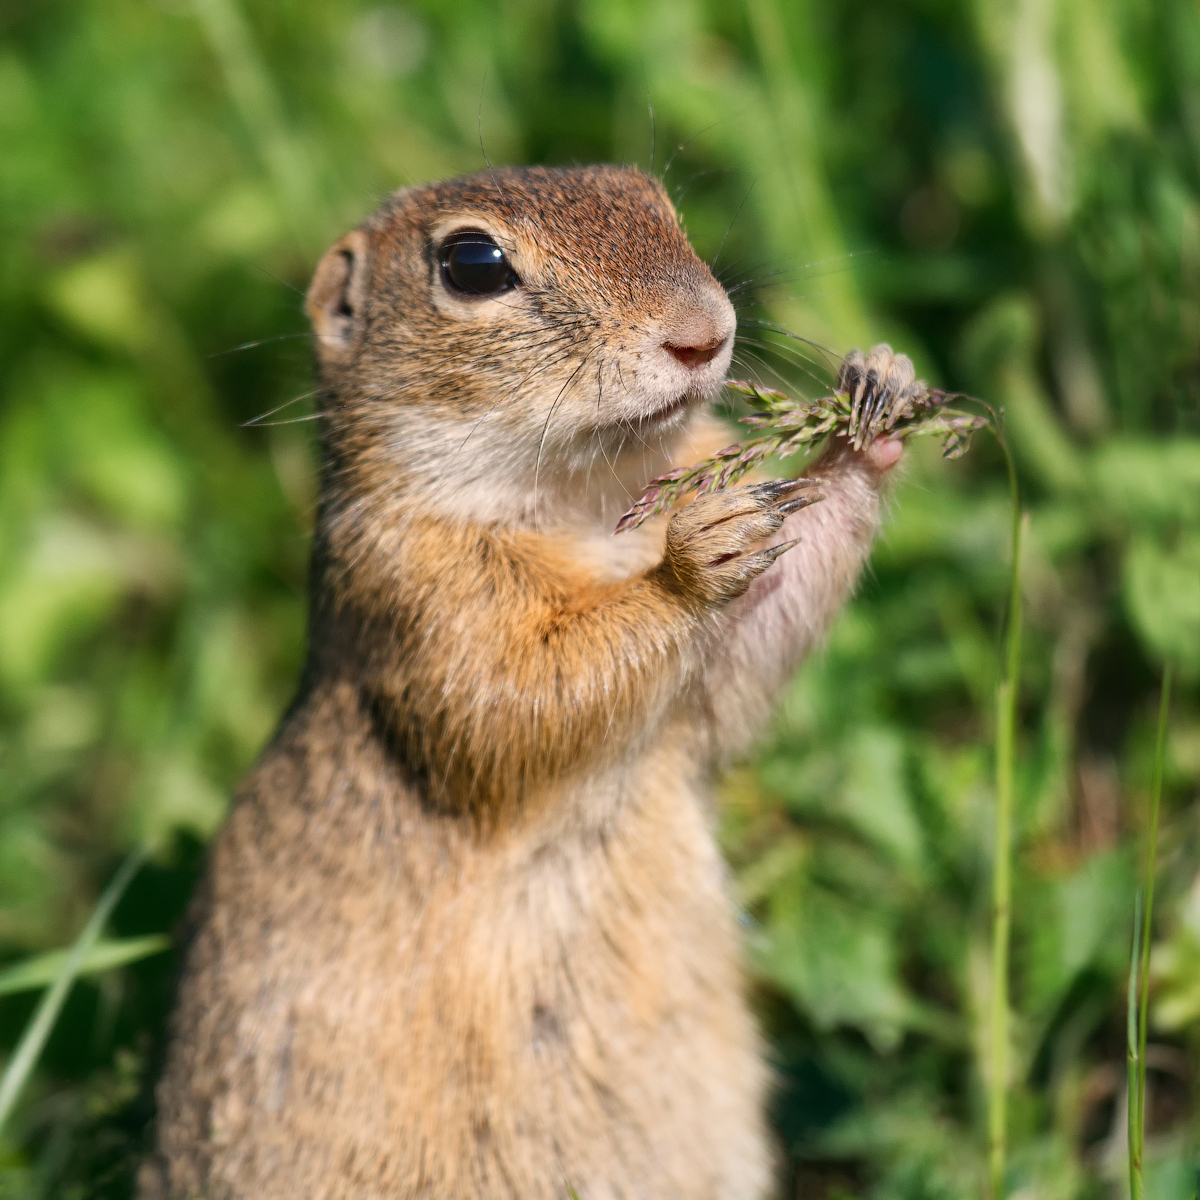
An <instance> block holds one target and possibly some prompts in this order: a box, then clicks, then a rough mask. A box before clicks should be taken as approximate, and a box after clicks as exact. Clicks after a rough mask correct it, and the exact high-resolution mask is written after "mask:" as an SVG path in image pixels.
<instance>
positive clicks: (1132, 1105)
mask: <svg viewBox="0 0 1200 1200" xmlns="http://www.w3.org/2000/svg"><path fill="white" fill-rule="evenodd" d="M1171 675H1172V670H1171V664H1170V663H1168V664H1167V666H1166V668H1165V669H1164V670H1163V681H1162V694H1161V696H1160V698H1159V703H1158V732H1157V735H1156V737H1155V742H1154V775H1153V780H1152V782H1151V785H1150V820H1149V823H1148V825H1147V829H1146V866H1145V871H1146V874H1145V879H1144V881H1143V883H1142V887H1141V889H1140V891H1139V893H1138V895H1139V897H1140V896H1142V895H1145V897H1146V903H1145V907H1144V908H1143V909H1142V912H1141V914H1140V916H1141V927H1140V929H1138V930H1137V931H1136V933H1135V940H1134V959H1135V961H1134V963H1133V964H1132V965H1131V966H1130V974H1131V978H1130V984H1129V986H1130V991H1131V993H1132V992H1133V990H1134V987H1135V979H1134V978H1133V976H1135V975H1136V977H1137V978H1136V997H1134V996H1133V995H1131V997H1130V1000H1131V1002H1132V1001H1134V1000H1136V1004H1135V1005H1133V1007H1134V1008H1136V1012H1137V1057H1136V1059H1135V1061H1134V1065H1135V1066H1136V1078H1133V1076H1134V1071H1133V1070H1132V1069H1131V1072H1130V1075H1131V1078H1130V1082H1131V1084H1133V1086H1132V1087H1131V1088H1130V1096H1129V1192H1130V1195H1131V1197H1132V1198H1133V1200H1141V1196H1142V1157H1143V1150H1144V1147H1145V1139H1146V1022H1147V1018H1148V1016H1149V1011H1150V931H1151V920H1152V916H1153V912H1154V876H1155V874H1156V873H1157V866H1158V861H1157V860H1158V813H1159V808H1160V804H1161V801H1162V777H1163V762H1164V760H1165V759H1166V750H1167V717H1168V715H1169V714H1170V710H1171ZM1134 920H1135V923H1136V921H1137V916H1135V918H1134ZM1139 942H1140V945H1139ZM1131 1011H1132V1010H1131ZM1132 1024H1133V1017H1132V1015H1131V1016H1130V1018H1129V1026H1130V1028H1129V1036H1130V1037H1132V1036H1133V1029H1132Z"/></svg>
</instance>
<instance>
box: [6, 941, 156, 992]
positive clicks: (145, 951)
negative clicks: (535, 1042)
mask: <svg viewBox="0 0 1200 1200" xmlns="http://www.w3.org/2000/svg"><path fill="white" fill-rule="evenodd" d="M170 945H171V939H170V938H168V937H166V936H165V935H164V934H161V933H155V934H150V935H149V936H147V937H136V938H115V939H106V940H104V941H101V942H97V943H96V944H95V945H94V946H93V947H92V948H91V950H90V951H89V953H88V955H87V957H86V958H85V959H84V960H83V962H82V963H81V964H80V966H79V969H78V970H77V971H76V976H77V977H78V976H82V975H98V974H99V973H100V972H102V971H111V970H113V969H114V968H116V967H124V966H128V965H129V964H130V963H134V962H138V961H140V960H141V959H143V958H149V957H150V956H151V955H152V954H161V953H162V952H163V951H164V950H166V949H168V948H169V947H170ZM70 954H71V951H70V950H53V951H51V952H50V953H49V954H39V955H37V956H36V957H35V958H27V959H25V960H24V961H23V962H19V963H14V964H13V965H12V966H9V967H6V968H5V969H4V970H2V971H0V996H11V995H14V994H15V993H17V992H31V991H34V990H35V989H37V988H44V987H49V986H50V985H51V984H52V983H53V982H54V981H55V980H56V979H57V978H58V977H59V975H60V974H61V973H62V970H63V967H65V966H66V963H67V959H68V957H69V956H70Z"/></svg>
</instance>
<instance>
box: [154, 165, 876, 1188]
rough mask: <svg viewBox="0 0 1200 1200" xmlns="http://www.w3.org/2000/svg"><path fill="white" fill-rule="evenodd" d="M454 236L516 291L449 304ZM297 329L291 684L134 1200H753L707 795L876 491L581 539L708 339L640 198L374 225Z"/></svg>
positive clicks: (689, 516)
mask: <svg viewBox="0 0 1200 1200" xmlns="http://www.w3.org/2000/svg"><path fill="white" fill-rule="evenodd" d="M464 228H468V229H474V230H481V231H485V232H487V233H488V234H490V235H491V236H492V237H494V238H495V240H496V241H497V243H498V244H499V245H500V246H501V247H503V248H504V250H505V252H506V254H507V256H508V258H509V261H510V262H511V264H512V265H513V267H514V268H515V269H516V271H517V273H518V275H519V276H520V278H521V286H520V287H519V288H517V289H515V290H513V291H511V292H507V293H504V294H503V295H501V296H497V297H488V298H478V297H476V298H469V299H463V298H461V297H455V296H454V295H452V294H450V293H449V292H448V291H447V289H446V288H445V287H444V286H443V284H442V282H441V279H440V277H439V272H438V267H437V254H438V247H439V246H440V244H441V240H442V239H443V238H444V237H445V236H446V235H447V234H448V233H450V232H453V231H454V230H456V229H464ZM309 312H310V316H311V317H312V319H313V323H314V328H315V330H316V333H317V335H318V341H319V345H318V360H319V368H320V376H321V382H322V386H323V411H324V414H325V415H324V417H323V418H322V423H321V440H322V448H323V466H322V485H321V503H320V511H319V516H318V521H317V530H316V534H315V538H314V547H313V583H312V605H311V608H312V617H311V637H310V652H309V658H308V662H307V666H306V669H305V672H304V677H303V680H302V683H301V686H300V690H299V694H298V696H297V699H296V701H295V703H294V705H293V706H292V708H291V710H290V712H289V713H288V715H287V716H286V717H285V719H284V721H283V723H282V725H281V727H280V730H279V732H278V734H277V735H276V737H275V739H274V740H273V742H272V743H271V745H270V746H269V747H268V748H267V750H266V751H265V752H264V754H263V756H262V758H261V760H260V762H259V764H258V765H257V767H256V768H255V769H254V770H253V772H252V773H251V774H250V776H249V778H248V779H247V780H246V782H245V784H244V785H243V786H242V788H241V790H240V792H239V794H238V797H237V803H236V805H235V807H234V809H233V812H232V814H231V816H230V818H229V820H228V822H227V824H226V826H225V828H224V830H223V831H222V832H221V834H220V835H219V837H218V839H217V842H216V844H215V846H214V848H213V851H212V854H211V860H210V863H209V869H208V872H207V876H206V880H205V882H204V884H203V886H202V888H201V889H200V892H199V894H198V896H197V898H196V901H195V904H194V906H193V914H192V920H193V926H194V934H193V936H192V938H191V941H190V945H189V947H188V949H187V954H186V960H185V967H184V971H183V975H182V981H181V985H180V991H179V998H178V1003H177V1008H176V1011H175V1014H174V1017H173V1019H172V1024H171V1042H170V1047H169V1053H168V1059H167V1064H166V1068H165V1071H164V1074H163V1077H162V1080H161V1083H160V1085H159V1088H158V1105H159V1117H158V1127H157V1149H156V1152H155V1154H154V1156H153V1158H152V1159H151V1161H149V1162H148V1163H147V1165H146V1168H145V1170H144V1172H143V1179H142V1194H143V1195H144V1196H146V1197H149V1196H156V1195H161V1196H167V1197H171V1198H173V1200H182V1198H188V1200H191V1198H193V1197H201V1196H203V1197H207V1198H210V1200H226V1198H238V1200H242V1198H245V1200H285V1198H286V1200H295V1198H298V1197H312V1198H314V1200H315V1198H318V1197H320V1198H321V1200H341V1198H343V1197H345V1198H349V1197H354V1198H356V1200H374V1198H380V1200H382V1198H384V1197H388V1198H393V1200H399V1198H410V1197H411V1198H417V1197H430V1198H439V1200H442V1198H447V1200H449V1198H455V1200H458V1198H461V1200H467V1198H470V1200H476V1198H478V1197H519V1198H521V1200H542V1198H549V1197H558V1198H560V1200H561V1198H565V1197H566V1196H567V1194H568V1187H573V1188H574V1189H575V1190H576V1192H577V1193H578V1195H579V1197H580V1198H581V1200H617V1198H621V1197H623V1198H625V1200H633V1198H635V1197H648V1198H667V1197H671V1198H674V1197H678V1198H681V1200H682V1198H684V1197H686V1198H688V1200H705V1198H711V1200H751V1198H754V1197H760V1196H763V1195H764V1194H765V1193H766V1191H767V1189H768V1187H769V1184H770V1175H771V1171H770V1157H771V1156H770V1153H769V1151H768V1144H767V1136H766V1133H765V1130H764V1125H763V1116H762V1111H761V1107H762V1100H763V1090H764V1087H765V1083H766V1073H765V1070H764V1068H763V1066H762V1063H761V1061H760V1051H759V1046H758V1042H757V1038H756V1034H755V1031H754V1028H753V1024H752V1022H751V1019H750V1017H749V1015H748V1012H747V1010H746V1007H745V1003H744V1000H743V996H742V984H741V979H740V976H741V972H740V963H739V958H740V951H739V946H738V938H737V928H736V921H735V916H734V910H733V907H732V904H731V901H730V899H729V897H728V895H727V892H726V887H725V871H724V868H723V866H722V863H721V860H720V856H719V854H718V852H717V849H716V846H715V844H714V841H713V837H712V833H711V830H710V814H709V802H708V787H709V779H710V775H711V772H712V770H713V768H714V766H715V765H716V764H717V762H718V761H719V760H720V758H722V757H723V756H724V755H726V754H728V753H730V752H733V751H736V750H737V749H739V748H740V747H742V746H744V745H745V744H746V741H747V739H749V738H750V737H752V736H753V733H754V729H755V728H756V726H757V723H758V722H760V721H761V719H762V716H763V714H764V713H765V712H766V710H767V708H768V707H769V704H770V701H771V698H772V697H773V695H774V694H775V692H776V690H777V688H778V686H779V685H780V683H781V682H782V681H783V680H784V679H785V678H786V675H787V674H788V672H790V671H791V670H792V669H793V667H794V665H795V663H796V662H797V661H798V659H799V657H800V656H801V655H802V654H803V653H804V651H805V650H806V649H807V648H808V647H809V646H810V645H811V644H812V643H813V641H814V640H815V639H816V638H818V637H819V636H820V635H821V633H822V631H823V630H824V629H825V627H826V626H827V624H828V622H829V620H830V619H831V617H832V615H833V613H834V612H835V611H836V609H837V607H838V606H839V604H840V603H841V602H842V600H843V599H844V597H845V596H846V594H847V592H848V591H849V589H850V588H851V586H852V585H853V582H854V579H855V577H856V575H857V573H858V570H859V568H860V566H861V563H862V561H863V558H864V556H865V554H866V552H867V549H868V545H869V541H870V537H871V534H872V532H873V530H874V528H875V525H876V522H877V519H878V504H877V500H876V483H877V478H876V476H877V472H875V470H874V469H873V468H872V467H871V465H870V464H869V463H868V462H867V461H866V460H865V459H864V458H863V457H862V456H857V455H854V454H850V453H848V452H845V451H844V450H839V451H837V452H835V453H832V454H830V455H829V456H828V457H827V458H826V460H825V462H824V464H823V467H822V469H823V471H824V473H825V475H826V478H827V481H828V482H827V484H826V486H825V488H824V490H825V491H826V493H827V494H828V499H827V500H826V501H825V502H824V503H823V504H821V505H818V506H817V507H815V508H813V509H811V510H806V511H803V512H792V515H788V513H789V511H791V509H789V507H788V506H789V503H791V501H792V500H793V499H794V496H795V493H794V492H789V491H786V490H783V489H781V488H779V487H772V486H762V485H760V486H756V487H750V488H739V489H736V490H734V491H732V492H730V493H726V494H723V495H717V496H712V497H708V498H704V499H702V500H699V501H696V502H695V503H693V504H691V505H688V506H687V507H686V508H684V509H683V510H681V511H680V512H679V513H678V514H677V515H676V516H675V517H674V518H673V519H672V521H671V522H670V524H669V526H668V527H667V528H666V530H665V531H664V529H663V528H662V525H661V523H660V525H659V526H658V527H654V526H645V527H643V528H642V529H641V530H638V531H636V532H634V533H631V534H624V535H621V536H620V537H613V536H612V535H611V530H612V527H613V525H614V524H615V521H616V518H617V516H618V515H619V514H620V512H621V511H622V510H623V509H624V508H625V507H626V506H627V504H628V503H629V500H630V498H631V496H633V495H636V493H637V491H638V490H639V489H640V488H641V486H642V485H643V484H644V483H645V482H646V481H647V480H648V479H649V478H650V477H651V476H652V475H654V474H656V473H658V472H659V471H661V470H663V469H664V468H665V467H667V466H668V465H669V464H670V463H671V462H672V461H673V460H674V459H676V458H677V459H679V460H682V461H691V460H692V459H693V458H694V456H695V454H696V453H697V451H698V449H699V446H698V443H699V442H702V441H704V440H705V439H706V438H709V439H711V437H712V434H711V432H708V431H706V430H705V428H704V427H703V418H701V417H699V416H698V409H699V408H700V407H701V406H702V403H703V401H704V399H705V398H706V397H709V396H711V395H713V394H714V393H715V392H716V390H717V388H718V387H719V383H720V380H721V378H722V377H723V375H724V372H725V370H726V369H727V367H728V362H729V352H730V343H731V341H732V332H733V313H732V309H731V308H730V306H729V303H728V301H727V299H726V298H725V295H724V293H723V292H722V291H721V289H720V287H719V286H718V285H717V283H716V282H715V280H714V279H713V278H712V276H711V274H710V273H709V271H708V269H707V267H705V266H704V264H702V263H701V262H700V260H699V259H698V258H697V257H696V256H695V254H694V253H693V251H692V250H691V247H690V246H689V245H688V242H687V239H686V237H685V236H684V234H683V232H682V231H681V229H680V228H679V225H678V223H677V220H676V218H675V214H674V212H673V210H672V208H671V206H670V204H669V202H668V200H667V199H666V196H665V194H664V193H663V191H662V189H661V187H660V186H659V185H658V184H657V183H656V182H655V181H653V180H651V179H649V178H647V177H646V176H644V175H642V174H641V173H639V172H637V171H632V170H625V169H617V168H613V167H594V168H586V169H579V170H571V171H554V170H543V169H533V170H524V171H520V170H504V171H495V172H484V173H482V174H480V175H477V176H473V177H470V178H466V179H459V180H453V181H450V182H449V183H445V184H440V185H436V186H432V187H426V188H416V189H411V190H408V191H404V192H400V193H398V194H397V195H396V196H395V197H393V198H392V199H391V200H390V201H388V202H387V203H386V204H385V205H384V206H383V208H382V209H381V210H380V211H379V212H378V213H376V214H375V215H374V216H373V217H372V218H370V219H369V220H368V221H367V222H366V223H365V224H364V225H363V227H362V228H361V229H360V230H357V231H355V232H354V233H353V234H351V235H349V236H348V237H347V238H345V239H343V241H342V242H339V243H338V244H337V245H336V246H335V247H334V248H333V249H332V250H331V251H330V252H329V253H328V254H327V255H326V257H325V259H324V260H323V261H322V263H321V265H320V267H318V270H317V273H316V277H315V279H314V282H313V287H312V290H311V292H310V297H309ZM718 343H720V345H721V349H720V352H719V353H717V354H716V356H715V357H714V358H713V359H712V362H711V363H708V364H706V365H702V366H695V365H691V366H689V365H686V363H684V362H681V361H677V360H676V356H673V354H672V353H671V352H669V350H668V347H669V346H684V347H692V346H707V345H717V344H718ZM681 399H682V400H685V401H686V402H687V403H686V404H683V405H679V404H678V402H679V401H680V400H681ZM660 412H661V413H664V414H665V415H663V416H661V417H659V418H656V417H655V414H656V413H660ZM792 507H793V508H794V505H793V506H792ZM790 537H802V538H803V539H804V541H803V543H802V544H801V546H800V547H799V548H797V549H796V550H793V551H791V552H789V553H788V554H786V555H784V556H783V557H782V558H781V559H780V561H779V564H778V565H777V566H775V567H774V568H773V569H770V570H768V568H769V567H771V564H772V562H773V561H774V559H775V557H776V551H773V550H770V549H769V548H768V547H769V546H771V545H774V544H777V543H779V542H781V541H782V540H783V539H784V538H790Z"/></svg>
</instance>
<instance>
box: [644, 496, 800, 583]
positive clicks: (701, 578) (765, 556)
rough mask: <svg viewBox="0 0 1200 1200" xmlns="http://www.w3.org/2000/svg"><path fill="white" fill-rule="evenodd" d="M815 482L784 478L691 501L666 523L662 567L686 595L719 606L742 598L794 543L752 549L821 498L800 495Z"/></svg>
mask: <svg viewBox="0 0 1200 1200" xmlns="http://www.w3.org/2000/svg"><path fill="white" fill-rule="evenodd" d="M815 482H816V481H815V480H811V479H780V480H773V481H772V482H770V483H756V484H752V485H750V486H749V487H741V488H734V489H732V490H730V491H727V492H715V493H713V494H711V495H707V496H701V497H700V498H699V499H697V500H693V501H692V503H691V504H689V505H688V506H687V507H686V508H685V509H683V510H682V511H681V512H678V513H676V514H675V516H674V517H672V518H671V523H670V525H668V526H667V545H666V553H665V554H664V556H663V563H662V568H661V569H662V571H663V573H664V575H665V577H666V580H667V582H668V583H669V585H670V586H671V587H672V588H673V589H674V590H675V591H677V592H680V593H681V594H682V595H683V596H684V597H685V598H687V599H688V600H690V601H692V602H693V603H697V604H700V605H704V606H716V605H720V604H724V603H725V602H727V601H729V600H732V599H733V598H734V597H735V596H740V595H741V594H742V593H743V592H744V591H745V590H746V589H747V588H748V587H749V586H750V584H751V582H752V581H753V580H754V579H755V578H756V577H757V576H759V575H761V574H762V573H763V572H764V571H765V570H766V569H767V568H768V567H769V566H770V565H771V564H772V563H773V562H774V561H775V560H776V559H777V558H778V557H779V556H780V555H781V554H783V553H784V552H785V551H786V550H790V549H791V548H792V547H793V546H794V545H795V544H796V543H795V542H794V541H792V542H784V543H783V544H782V545H779V546H769V547H766V548H763V549H754V547H756V546H758V545H759V543H761V542H763V541H765V540H766V539H767V538H769V537H770V536H771V535H772V534H773V533H776V532H777V531H778V529H779V527H780V526H781V525H782V524H783V522H784V519H785V518H786V517H787V516H788V514H789V513H793V512H797V511H798V510H799V509H801V508H804V507H806V506H807V505H809V504H815V503H816V502H817V501H818V500H820V499H821V498H822V497H821V496H819V495H815V494H812V493H810V494H807V495H798V494H797V493H798V492H800V491H802V490H803V489H805V488H812V487H814V485H815Z"/></svg>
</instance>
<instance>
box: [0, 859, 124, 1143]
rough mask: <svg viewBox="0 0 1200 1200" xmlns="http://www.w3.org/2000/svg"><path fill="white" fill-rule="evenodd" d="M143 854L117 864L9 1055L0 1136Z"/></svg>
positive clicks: (0, 1089) (0, 1092)
mask: <svg viewBox="0 0 1200 1200" xmlns="http://www.w3.org/2000/svg"><path fill="white" fill-rule="evenodd" d="M146 853H147V852H146V850H145V849H144V848H142V849H138V850H135V851H133V853H132V854H130V855H129V857H128V858H127V859H126V860H125V861H124V863H122V864H121V869H120V870H119V871H118V872H117V873H116V875H114V876H113V879H112V882H111V883H109V885H108V887H107V888H105V889H104V894H103V895H102V896H101V897H100V899H99V900H98V901H97V902H96V907H95V908H94V909H93V910H92V915H91V916H90V917H89V918H88V922H87V924H86V925H85V926H84V927H83V931H82V932H81V933H80V935H79V937H78V938H76V940H75V945H74V946H72V947H71V952H70V954H68V955H67V960H66V962H64V963H63V966H62V970H61V971H60V972H59V975H58V978H57V979H56V980H55V981H54V984H53V986H52V987H51V988H50V990H49V991H48V992H47V993H46V994H45V995H44V996H43V997H42V1000H41V1003H39V1004H38V1006H37V1008H36V1010H35V1011H34V1014H33V1016H32V1017H31V1018H30V1021H29V1024H28V1025H27V1026H26V1027H25V1032H24V1033H23V1034H22V1035H21V1040H20V1041H19V1042H18V1043H17V1048H16V1050H14V1051H13V1056H12V1058H11V1059H9V1062H8V1066H7V1067H5V1069H4V1075H3V1077H0V1132H3V1129H4V1126H5V1124H6V1123H7V1122H8V1118H9V1116H10V1115H11V1113H12V1110H13V1107H14V1106H15V1104H16V1102H17V1098H18V1097H19V1096H20V1094H21V1090H22V1089H23V1088H24V1086H25V1084H26V1082H27V1081H28V1079H29V1076H30V1075H31V1074H32V1073H33V1068H34V1067H35V1066H36V1065H37V1060H38V1058H39V1057H40V1056H41V1053H42V1049H43V1048H44V1047H45V1045H46V1039H47V1038H49V1036H50V1032H51V1030H52V1029H53V1028H54V1023H55V1021H57V1020H58V1014H59V1013H60V1012H61V1011H62V1006H63V1004H64V1002H65V1001H66V998H67V993H68V992H70V990H71V985H72V984H73V983H74V982H75V978H76V976H77V975H78V974H79V972H80V970H81V969H82V967H83V966H84V963H85V962H86V960H87V957H88V955H89V954H90V953H91V950H92V947H93V946H95V944H96V942H97V940H98V939H99V937H100V934H101V933H102V932H103V930H104V926H105V925H106V924H107V923H108V918H109V917H110V916H111V915H112V910H113V909H114V908H115V907H116V903H117V901H118V900H120V898H121V896H122V895H123V894H124V892H125V889H126V888H127V887H128V886H129V882H130V880H132V879H133V877H134V876H135V875H136V874H137V872H138V869H139V868H140V867H141V865H142V863H143V862H144V861H145V859H146Z"/></svg>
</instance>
